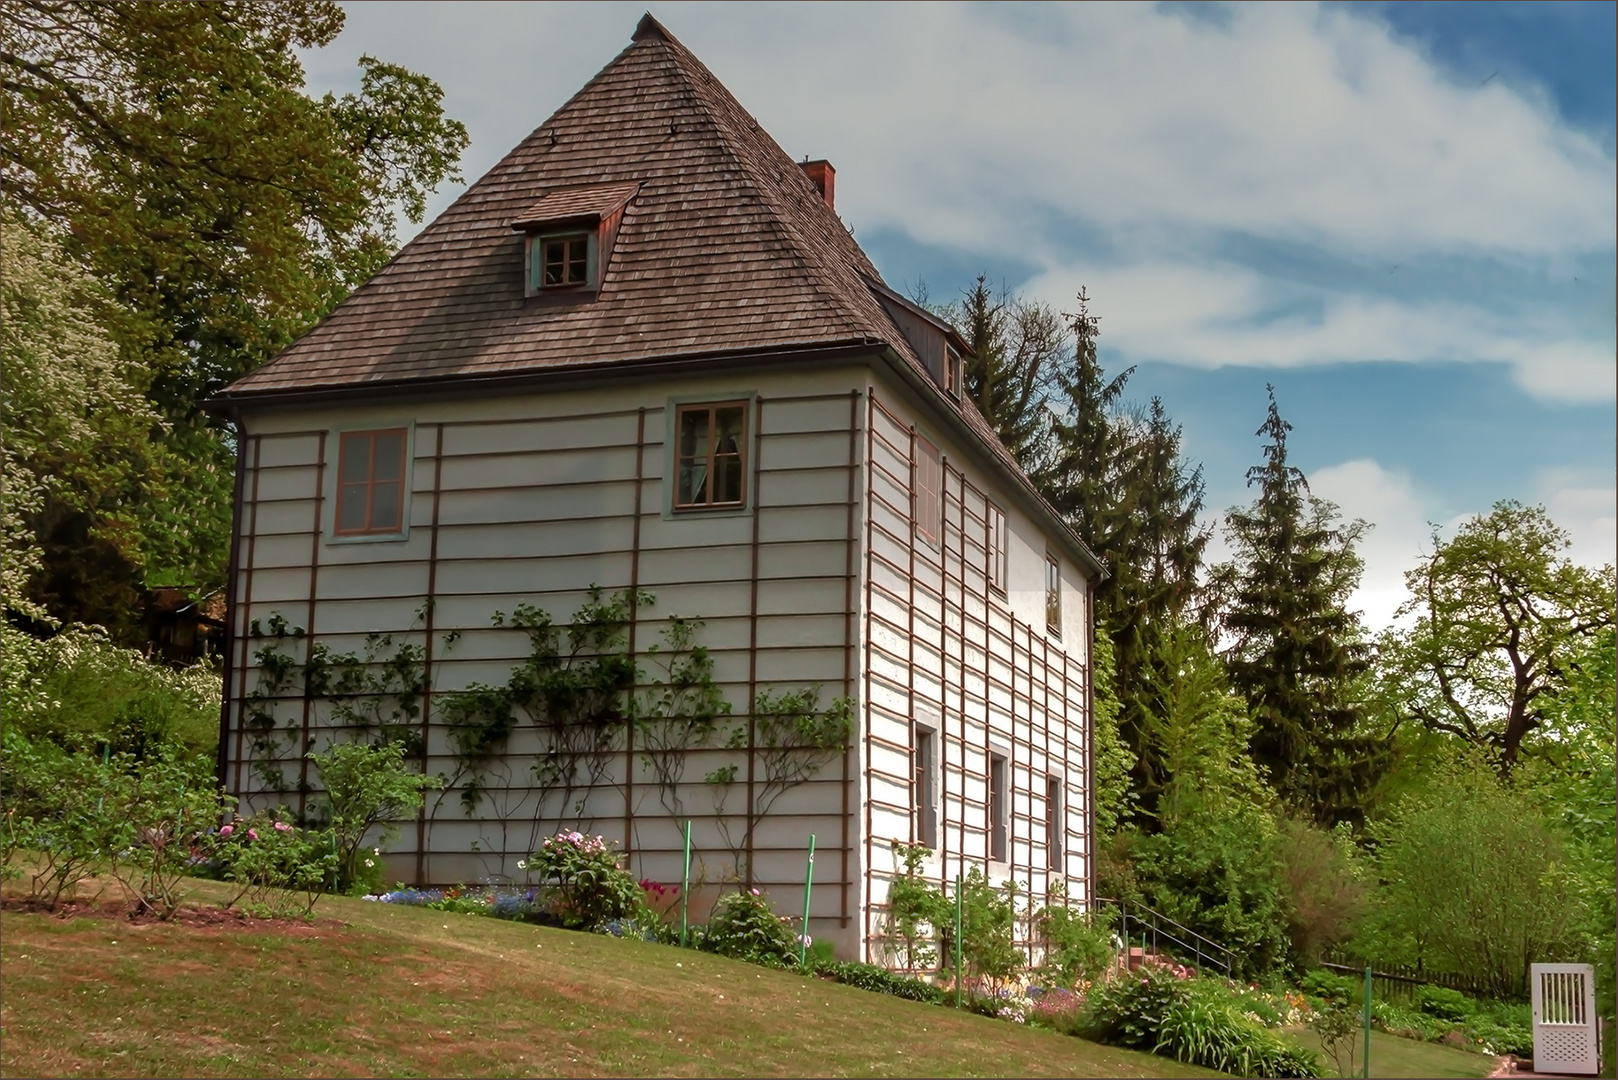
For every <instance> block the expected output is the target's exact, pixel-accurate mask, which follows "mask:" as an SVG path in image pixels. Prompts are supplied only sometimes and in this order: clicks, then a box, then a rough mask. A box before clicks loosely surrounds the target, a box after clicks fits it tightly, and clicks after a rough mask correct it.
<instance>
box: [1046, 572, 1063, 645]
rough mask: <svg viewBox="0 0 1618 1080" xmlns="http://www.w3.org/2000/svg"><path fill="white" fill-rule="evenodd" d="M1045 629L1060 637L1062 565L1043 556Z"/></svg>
mask: <svg viewBox="0 0 1618 1080" xmlns="http://www.w3.org/2000/svg"><path fill="white" fill-rule="evenodd" d="M1045 629H1047V630H1049V631H1050V632H1051V633H1053V634H1055V635H1056V636H1057V637H1061V636H1062V564H1061V563H1059V562H1057V561H1056V556H1055V555H1047V556H1045Z"/></svg>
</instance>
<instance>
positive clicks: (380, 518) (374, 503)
mask: <svg viewBox="0 0 1618 1080" xmlns="http://www.w3.org/2000/svg"><path fill="white" fill-rule="evenodd" d="M369 528H370V531H373V532H396V531H398V529H399V485H398V484H397V483H392V484H377V485H376V486H375V487H374V488H372V489H371V524H370V527H369Z"/></svg>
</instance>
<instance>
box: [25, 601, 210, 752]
mask: <svg viewBox="0 0 1618 1080" xmlns="http://www.w3.org/2000/svg"><path fill="white" fill-rule="evenodd" d="M0 639H3V647H0V719H3V723H4V726H5V729H6V730H7V731H8V732H16V733H17V734H19V735H24V736H27V737H28V738H29V739H31V740H34V741H41V740H48V741H51V742H55V743H57V744H58V745H60V746H62V747H64V748H70V749H71V748H77V747H80V746H91V747H96V746H100V747H105V748H106V749H107V750H108V751H109V753H112V754H118V753H127V754H132V755H134V756H135V757H137V758H143V757H146V756H147V755H149V754H151V753H153V752H155V751H157V750H158V748H159V747H162V746H164V745H166V744H176V745H178V746H180V747H181V748H183V751H184V753H185V754H186V755H192V754H202V755H205V756H212V755H213V753H214V752H215V750H216V749H217V747H218V745H219V695H220V679H219V674H218V673H217V672H216V671H214V670H213V668H212V667H211V666H209V665H207V664H196V665H194V666H192V667H189V668H186V669H184V670H180V671H176V670H175V669H173V668H171V667H168V666H167V665H164V664H155V663H152V662H151V661H149V660H147V659H146V658H145V657H144V656H142V655H141V654H140V653H138V652H135V651H134V650H133V649H121V648H119V647H118V646H116V645H114V644H113V643H112V641H111V640H110V639H109V638H108V637H107V633H106V631H105V630H102V629H101V628H100V627H97V626H78V625H74V626H68V627H65V628H63V629H62V630H61V631H60V632H59V633H57V634H56V635H55V636H53V637H50V638H47V639H44V640H41V639H39V638H35V637H32V636H30V635H28V634H25V633H23V632H22V631H20V630H17V629H16V628H14V627H12V626H10V625H9V624H7V625H5V626H4V627H3V628H0Z"/></svg>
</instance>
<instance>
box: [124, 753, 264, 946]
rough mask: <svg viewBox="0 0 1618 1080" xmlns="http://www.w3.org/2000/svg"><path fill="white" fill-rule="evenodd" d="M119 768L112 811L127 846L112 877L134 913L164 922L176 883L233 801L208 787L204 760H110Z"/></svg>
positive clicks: (176, 898)
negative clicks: (119, 820)
mask: <svg viewBox="0 0 1618 1080" xmlns="http://www.w3.org/2000/svg"><path fill="white" fill-rule="evenodd" d="M114 762H115V764H114V767H120V766H121V767H122V768H123V769H124V770H126V771H125V772H124V774H123V775H122V776H121V777H120V778H119V779H120V782H119V783H117V785H116V789H117V791H118V794H119V796H120V798H119V799H118V803H117V805H116V807H115V808H114V810H113V812H114V813H116V814H118V815H119V816H120V817H121V818H122V819H123V823H124V825H125V826H126V827H127V829H128V831H129V839H130V841H131V843H130V847H129V848H127V849H125V851H123V852H121V853H120V858H119V859H118V860H116V861H115V862H114V864H113V868H112V869H113V873H114V875H115V876H116V877H117V878H118V881H119V883H120V884H121V885H122V886H123V888H124V891H125V894H126V895H127V896H128V897H129V900H130V904H131V907H132V908H133V910H134V911H135V912H136V913H142V912H144V913H150V914H153V915H156V916H157V917H158V918H160V919H168V918H170V917H172V916H173V914H174V912H175V911H176V910H178V909H179V907H180V904H181V902H182V901H183V900H184V898H185V894H184V893H183V892H182V890H181V888H180V883H181V881H183V880H184V878H185V877H186V876H187V875H188V874H189V873H190V872H191V870H192V867H193V865H194V862H195V857H196V855H197V854H198V853H199V852H200V850H201V848H202V847H205V846H206V844H207V838H208V837H209V836H210V835H212V834H213V829H214V826H215V825H216V824H217V823H218V821H219V819H220V818H221V817H223V816H224V814H225V812H226V811H227V809H228V808H229V807H230V806H231V805H232V804H233V803H234V801H235V800H234V799H232V798H230V797H229V796H226V795H223V794H221V793H220V791H219V790H218V789H217V788H216V787H215V786H214V782H213V776H212V772H211V768H210V764H211V763H210V762H208V761H207V760H206V759H205V758H201V757H194V758H189V759H184V758H179V757H177V756H171V755H167V754H165V755H161V756H157V755H154V756H151V757H148V758H146V760H144V761H140V762H137V761H135V760H134V759H133V758H129V757H122V758H118V759H114Z"/></svg>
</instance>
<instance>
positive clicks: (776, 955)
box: [702, 889, 800, 967]
mask: <svg viewBox="0 0 1618 1080" xmlns="http://www.w3.org/2000/svg"><path fill="white" fill-rule="evenodd" d="M791 923H792V920H791V919H790V918H789V917H787V916H785V915H777V914H776V913H775V912H774V911H773V910H771V908H770V902H769V900H768V899H767V898H766V897H765V896H764V894H763V893H761V892H759V890H757V889H743V890H741V891H739V892H733V893H726V894H725V895H724V896H721V897H720V898H719V902H718V903H717V904H715V905H714V909H713V914H712V915H711V916H709V918H708V927H707V932H706V933H705V934H704V935H703V938H702V949H703V951H705V952H713V953H718V954H719V955H721V956H728V957H730V958H732V959H733V960H746V961H748V962H750V963H754V964H764V965H766V966H769V967H791V966H794V965H796V964H797V962H798V951H799V948H800V942H799V940H798V935H796V934H794V933H793V932H792V926H791Z"/></svg>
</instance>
